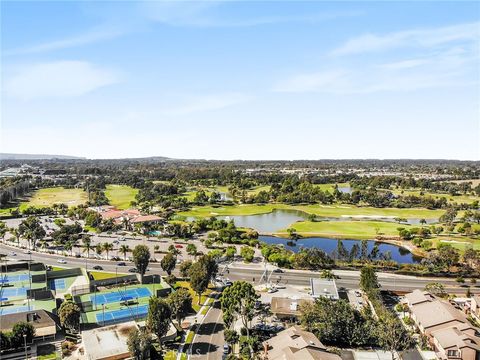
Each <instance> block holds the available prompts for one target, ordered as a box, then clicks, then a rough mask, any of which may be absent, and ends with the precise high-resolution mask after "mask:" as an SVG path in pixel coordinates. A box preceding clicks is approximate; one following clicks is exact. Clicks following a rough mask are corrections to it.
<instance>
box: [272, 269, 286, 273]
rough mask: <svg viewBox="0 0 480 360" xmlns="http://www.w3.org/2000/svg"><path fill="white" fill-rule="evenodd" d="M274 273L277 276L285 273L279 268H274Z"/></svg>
mask: <svg viewBox="0 0 480 360" xmlns="http://www.w3.org/2000/svg"><path fill="white" fill-rule="evenodd" d="M273 272H274V273H279V274H283V273H284V272H285V271H283V270H282V269H280V268H276V269H275V270H273Z"/></svg>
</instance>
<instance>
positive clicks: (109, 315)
mask: <svg viewBox="0 0 480 360" xmlns="http://www.w3.org/2000/svg"><path fill="white" fill-rule="evenodd" d="M147 314H148V305H139V306H136V305H132V306H130V307H129V308H125V309H121V310H112V311H106V312H105V314H104V313H103V312H100V313H98V314H96V315H95V317H96V319H97V324H99V325H103V324H104V323H105V324H107V323H108V324H112V323H116V322H122V321H125V320H126V319H131V320H136V319H140V318H143V317H145V316H147Z"/></svg>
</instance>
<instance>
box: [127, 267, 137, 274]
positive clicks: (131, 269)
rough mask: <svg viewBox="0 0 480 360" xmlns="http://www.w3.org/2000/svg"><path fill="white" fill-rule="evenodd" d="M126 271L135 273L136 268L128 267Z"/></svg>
mask: <svg viewBox="0 0 480 360" xmlns="http://www.w3.org/2000/svg"><path fill="white" fill-rule="evenodd" d="M128 272H131V273H137V272H138V269H137V268H130V269H128Z"/></svg>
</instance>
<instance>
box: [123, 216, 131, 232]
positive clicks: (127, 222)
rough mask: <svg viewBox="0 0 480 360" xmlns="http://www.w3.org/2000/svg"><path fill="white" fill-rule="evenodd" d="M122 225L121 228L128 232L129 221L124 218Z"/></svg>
mask: <svg viewBox="0 0 480 360" xmlns="http://www.w3.org/2000/svg"><path fill="white" fill-rule="evenodd" d="M122 225H123V227H124V228H125V230H129V229H130V219H129V218H128V217H127V216H125V217H124V218H122Z"/></svg>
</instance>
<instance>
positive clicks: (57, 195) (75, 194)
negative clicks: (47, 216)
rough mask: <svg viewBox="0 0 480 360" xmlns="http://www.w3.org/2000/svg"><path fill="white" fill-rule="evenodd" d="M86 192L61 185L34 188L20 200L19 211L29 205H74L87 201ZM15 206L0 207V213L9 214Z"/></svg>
mask: <svg viewBox="0 0 480 360" xmlns="http://www.w3.org/2000/svg"><path fill="white" fill-rule="evenodd" d="M87 200H88V197H87V193H86V192H85V191H83V189H65V188H63V187H52V188H45V189H39V190H36V191H35V192H34V193H33V194H32V195H31V196H30V197H28V198H26V199H25V200H24V201H22V202H20V204H19V205H18V208H19V209H20V211H23V210H25V209H26V208H27V207H29V206H35V207H46V206H52V205H53V204H66V205H68V206H76V205H80V204H84V203H85V202H87ZM16 208H17V207H12V208H7V209H0V216H1V215H4V216H5V215H9V214H10V211H11V210H15V209H16Z"/></svg>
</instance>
